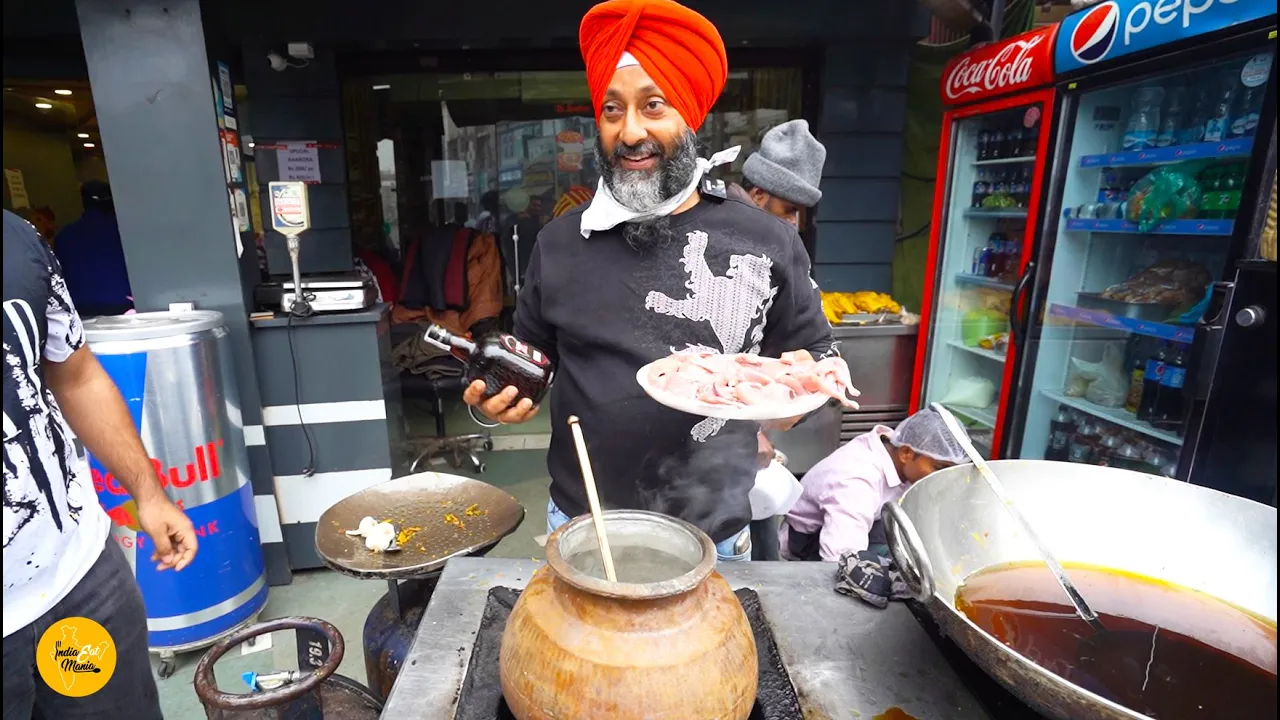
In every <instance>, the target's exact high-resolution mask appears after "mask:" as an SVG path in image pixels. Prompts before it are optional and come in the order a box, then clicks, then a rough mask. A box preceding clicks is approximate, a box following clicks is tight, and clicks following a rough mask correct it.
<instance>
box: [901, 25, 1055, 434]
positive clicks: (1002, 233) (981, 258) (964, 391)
mask: <svg viewBox="0 0 1280 720" xmlns="http://www.w3.org/2000/svg"><path fill="white" fill-rule="evenodd" d="M1056 33H1057V26H1047V27H1043V28H1039V29H1036V30H1033V31H1031V32H1028V33H1023V34H1021V35H1017V36H1014V37H1011V38H1008V39H1006V40H1004V41H1002V42H998V43H991V44H988V45H984V46H981V47H978V48H975V49H973V50H970V51H968V52H965V53H963V54H961V55H958V56H956V57H955V58H952V60H951V61H950V62H949V63H948V64H947V66H946V68H945V69H944V70H943V73H942V86H941V94H942V98H943V102H944V104H945V105H947V110H946V112H945V113H944V115H943V121H942V135H941V139H940V142H939V152H938V173H937V184H936V189H935V196H934V209H933V218H932V223H931V235H930V249H929V255H928V260H927V267H926V274H925V277H926V278H930V279H931V281H930V283H929V284H927V285H926V286H925V288H924V293H923V301H922V305H921V321H920V325H921V327H920V332H919V334H918V340H917V343H918V345H917V351H916V364H915V368H914V381H913V383H912V397H911V406H912V408H914V409H919V408H920V407H922V406H927V405H929V404H930V403H934V402H938V403H941V404H943V405H944V406H946V407H947V408H949V409H950V410H951V411H952V413H953V414H955V415H956V416H957V417H958V418H959V419H960V420H961V422H963V423H964V424H965V425H966V426H967V428H968V431H969V433H970V436H971V437H972V439H973V441H974V445H975V446H976V447H977V448H978V451H979V452H981V453H982V454H983V455H984V456H986V457H987V458H994V457H996V456H997V455H999V452H998V450H999V448H1000V447H1001V443H1002V440H1003V437H1002V428H1003V427H1004V416H1005V415H1006V413H1007V408H1008V406H1009V405H1008V399H1009V397H1010V396H1011V391H1012V389H1013V387H1014V386H1013V383H1012V379H1013V377H1014V371H1015V368H1016V363H1017V359H1018V357H1019V355H1020V348H1019V344H1018V342H1017V337H1016V336H1017V335H1018V333H1017V332H1016V330H1017V319H1018V315H1017V313H1015V312H1014V310H1015V309H1016V308H1015V302H1014V299H1015V297H1017V296H1018V295H1019V288H1020V287H1022V286H1023V285H1024V284H1025V283H1026V282H1028V280H1029V278H1030V277H1031V270H1032V269H1033V267H1034V264H1033V260H1032V258H1033V257H1034V254H1033V250H1034V245H1035V239H1036V235H1037V228H1038V227H1039V224H1040V223H1039V218H1040V216H1041V214H1042V200H1041V198H1042V197H1043V195H1044V193H1043V192H1042V188H1041V185H1042V180H1043V178H1044V177H1045V175H1046V170H1047V168H1048V165H1047V159H1048V157H1049V149H1050V139H1051V136H1052V133H1051V125H1052V119H1053V118H1054V117H1056V112H1057V102H1058V100H1057V98H1058V93H1057V91H1056V89H1055V87H1054V76H1053V41H1054V38H1055V36H1056Z"/></svg>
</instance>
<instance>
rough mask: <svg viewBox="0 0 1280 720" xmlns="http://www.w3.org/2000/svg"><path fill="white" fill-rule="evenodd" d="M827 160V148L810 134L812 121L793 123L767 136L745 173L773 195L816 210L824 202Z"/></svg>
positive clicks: (744, 168) (749, 161)
mask: <svg viewBox="0 0 1280 720" xmlns="http://www.w3.org/2000/svg"><path fill="white" fill-rule="evenodd" d="M826 161H827V149H826V148H825V147H823V146H822V143H820V142H818V140H817V138H815V137H814V136H813V134H812V133H810V132H809V121H808V120H791V121H788V122H784V123H782V124H781V125H779V126H777V127H775V128H773V129H772V130H770V131H769V132H767V133H765V134H764V139H763V140H761V141H760V149H759V150H758V151H757V152H756V153H755V154H753V155H752V156H751V157H749V158H747V161H746V162H745V163H743V165H742V174H743V175H744V176H745V177H746V178H747V180H750V181H751V184H753V185H755V186H756V187H758V188H760V189H761V190H764V191H765V192H767V193H769V194H770V195H776V196H778V197H780V198H782V199H783V200H788V201H790V202H793V203H795V204H797V205H803V206H804V207H813V206H814V205H817V204H818V201H819V200H821V199H822V191H821V190H819V189H818V183H819V182H820V181H821V180H822V165H823V163H825V162H826Z"/></svg>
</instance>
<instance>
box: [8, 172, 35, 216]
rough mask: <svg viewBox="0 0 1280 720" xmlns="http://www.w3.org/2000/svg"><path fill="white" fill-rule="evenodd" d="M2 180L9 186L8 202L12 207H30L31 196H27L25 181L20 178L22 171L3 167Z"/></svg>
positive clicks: (15, 208)
mask: <svg viewBox="0 0 1280 720" xmlns="http://www.w3.org/2000/svg"><path fill="white" fill-rule="evenodd" d="M4 182H5V184H6V185H8V186H9V202H10V203H12V204H13V209H14V210H17V209H19V208H24V207H31V198H29V197H27V183H26V181H25V180H23V179H22V171H21V170H15V169H13V168H5V169H4Z"/></svg>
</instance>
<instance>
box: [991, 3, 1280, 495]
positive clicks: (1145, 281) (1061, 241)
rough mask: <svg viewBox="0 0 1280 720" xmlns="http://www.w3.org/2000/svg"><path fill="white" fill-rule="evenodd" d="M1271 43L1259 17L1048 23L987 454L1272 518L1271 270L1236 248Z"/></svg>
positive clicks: (1222, 6)
mask: <svg viewBox="0 0 1280 720" xmlns="http://www.w3.org/2000/svg"><path fill="white" fill-rule="evenodd" d="M1275 37H1276V4H1275V2H1274V0H1234V2H1224V1H1223V0H1204V2H1200V3H1182V4H1181V5H1179V4H1177V3H1174V4H1168V3H1163V4H1162V3H1156V2H1154V1H1153V0H1109V1H1108V2H1105V3H1100V4H1097V5H1093V6H1091V7H1088V8H1085V9H1083V10H1081V11H1078V12H1076V13H1073V14H1071V15H1068V16H1067V17H1066V18H1065V19H1064V20H1063V21H1062V23H1061V24H1060V28H1059V31H1058V35H1057V37H1056V41H1055V43H1054V73H1055V75H1056V76H1057V80H1056V82H1057V83H1058V90H1059V93H1058V95H1057V97H1058V98H1059V102H1058V109H1057V112H1056V115H1057V118H1056V119H1055V120H1054V122H1053V125H1054V127H1055V128H1056V130H1055V133H1054V135H1055V142H1054V145H1053V148H1052V151H1051V153H1049V154H1051V155H1052V163H1053V167H1052V170H1051V171H1050V172H1049V173H1048V175H1047V177H1046V182H1045V192H1044V212H1043V214H1042V217H1043V221H1042V222H1039V223H1038V231H1039V232H1038V233H1037V235H1038V240H1037V242H1036V243H1035V245H1036V246H1037V247H1035V248H1034V254H1032V255H1031V256H1032V257H1034V262H1033V263H1030V264H1031V266H1032V267H1033V268H1034V270H1033V272H1031V273H1029V274H1028V275H1027V277H1029V278H1030V280H1029V281H1028V282H1027V283H1026V286H1027V289H1028V292H1027V295H1028V300H1029V302H1028V304H1027V308H1026V309H1027V311H1028V312H1027V314H1026V317H1028V318H1029V319H1030V322H1028V323H1027V329H1026V337H1025V341H1023V339H1022V338H1021V337H1018V338H1015V345H1016V346H1017V348H1018V350H1019V355H1020V357H1019V358H1018V359H1017V373H1016V375H1015V379H1016V382H1014V383H1013V401H1012V406H1011V409H1009V410H1008V411H1005V410H1004V409H1003V407H1002V409H1001V411H1000V415H1001V417H999V418H998V422H999V423H1000V424H1001V425H1002V426H1003V428H1002V429H1003V431H1004V432H1001V433H1000V440H998V442H1000V443H1001V448H1000V450H1001V454H1002V455H1003V456H1005V457H1018V458H1048V459H1054V460H1064V461H1069V462H1077V463H1085V464H1091V465H1103V466H1113V467H1124V468H1129V469H1134V470H1139V471H1142V472H1148V473H1153V474H1162V475H1166V476H1169V477H1176V478H1179V479H1183V480H1190V481H1192V482H1196V483H1200V484H1205V485H1210V486H1213V487H1216V488H1219V489H1224V490H1228V491H1230V492H1234V493H1237V494H1241V495H1244V496H1246V497H1251V498H1254V499H1256V500H1260V501H1262V502H1268V503H1270V502H1274V498H1275V488H1276V465H1275V417H1276V406H1275V395H1276V393H1275V382H1276V381H1275V378H1276V367H1275V339H1276V324H1275V321H1276V312H1277V308H1276V307H1275V300H1276V297H1275V292H1276V289H1275V263H1274V262H1268V261H1260V260H1257V259H1256V252H1255V250H1254V249H1253V248H1256V246H1257V235H1258V232H1259V231H1258V229H1257V228H1259V227H1261V225H1260V224H1259V223H1258V222H1255V220H1258V218H1259V216H1260V214H1261V213H1263V212H1265V207H1266V203H1265V202H1263V200H1264V196H1265V195H1268V194H1269V193H1270V191H1271V188H1272V184H1273V179H1274V173H1275V170H1274V161H1269V160H1268V158H1270V157H1274V140H1273V137H1274V128H1275V117H1276V116H1275V102H1276V100H1275V98H1276V73H1275V61H1276V58H1275V55H1276V52H1275ZM1269 163H1270V164H1269ZM1268 168H1270V169H1268ZM1034 222H1035V221H1032V223H1029V224H1028V226H1029V227H1030V226H1031V224H1033V223H1034ZM1031 245H1032V243H1030V242H1028V243H1027V246H1028V248H1027V250H1028V252H1030V251H1031V250H1032V248H1030V246H1031ZM1018 329H1019V330H1021V328H1018ZM1011 366H1012V363H1011V364H1010V368H1011ZM1227 398H1230V401H1229V403H1226V404H1224V400H1226V399H1227ZM1260 432H1261V433H1263V435H1266V434H1267V433H1269V439H1266V440H1264V439H1262V437H1263V435H1260V434H1259V433H1260Z"/></svg>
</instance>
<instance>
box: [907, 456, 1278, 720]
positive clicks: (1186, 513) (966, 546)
mask: <svg viewBox="0 0 1280 720" xmlns="http://www.w3.org/2000/svg"><path fill="white" fill-rule="evenodd" d="M990 465H991V469H992V470H994V471H995V473H996V475H998V476H999V477H1000V480H1001V481H1002V483H1003V484H1004V486H1005V489H1006V491H1007V492H1008V495H1009V496H1010V497H1011V499H1012V501H1013V502H1014V503H1016V504H1017V505H1018V508H1019V509H1020V510H1021V511H1022V513H1023V514H1024V515H1026V517H1027V520H1028V521H1030V523H1031V524H1032V526H1034V527H1035V529H1036V532H1037V533H1038V534H1039V535H1040V537H1041V538H1042V539H1043V541H1044V542H1045V543H1046V544H1047V545H1048V546H1049V547H1050V548H1052V549H1053V552H1054V553H1055V554H1056V555H1057V556H1058V558H1059V559H1060V560H1061V561H1063V562H1066V563H1086V564H1090V565H1097V566H1102V567H1107V568H1113V569H1116V570H1121V571H1128V572H1132V573H1137V574H1139V575H1145V576H1147V577H1151V578H1155V579H1157V580H1163V581H1165V582H1168V583H1171V584H1173V585H1178V586H1181V587H1185V588H1189V589H1192V590H1199V591H1202V592H1205V593H1208V594H1209V595H1212V596H1214V597H1217V598H1219V599H1221V600H1225V601H1226V602H1228V603H1231V604H1233V605H1236V606H1238V607H1240V608H1243V609H1245V610H1248V611H1250V612H1252V613H1254V614H1256V615H1258V616H1260V617H1263V618H1266V619H1268V620H1270V621H1271V622H1272V623H1274V622H1275V620H1276V510H1275V508H1272V507H1267V506H1265V505H1260V504H1258V503H1255V502H1252V501H1249V500H1245V499H1242V498H1238V497H1235V496H1232V495H1226V494H1224V493H1220V492H1217V491H1215V490H1209V489H1207V488H1203V487H1199V486H1196V485H1190V484H1188V483H1184V482H1179V481H1177V480H1171V479H1169V478H1163V477H1156V476H1153V475H1144V474H1141V473H1136V472H1130V471H1128V470H1117V469H1114V468H1097V467H1092V466H1087V465H1076V464H1072V463H1059V462H1047V461H1043V460H999V461H996V462H992V463H991V464H990ZM975 472H976V471H975V470H974V468H973V467H972V466H968V465H961V466H957V467H953V468H948V469H946V470H942V471H940V472H936V473H934V474H932V475H930V476H929V477H927V478H925V479H924V480H921V481H920V482H918V483H915V484H914V485H912V486H911V489H910V490H908V491H907V492H906V494H905V495H903V496H902V499H901V501H900V502H899V503H898V504H897V505H895V504H893V503H890V504H887V505H885V512H884V521H885V528H886V531H887V534H888V536H889V546H890V549H891V550H892V551H893V556H894V559H895V560H896V562H897V563H898V565H899V567H900V568H901V570H902V574H903V578H904V580H905V581H906V582H907V584H908V586H909V587H910V588H911V590H912V592H913V593H914V594H915V595H916V597H917V599H918V600H920V601H921V602H922V603H923V604H924V605H925V607H926V608H927V609H928V611H929V614H930V615H932V616H933V618H934V619H935V620H936V621H937V622H938V623H939V624H940V625H941V626H942V628H943V630H944V631H945V632H946V633H947V634H948V635H949V636H950V637H951V639H952V640H954V641H955V642H956V644H958V645H959V646H960V648H961V649H963V650H964V652H965V653H966V654H968V656H969V657H970V658H972V659H973V660H974V661H975V662H976V663H977V664H978V665H979V666H981V667H982V669H983V670H985V671H986V672H987V673H988V674H989V675H991V676H992V677H994V678H996V680H998V681H999V682H1000V683H1001V684H1003V685H1004V686H1005V687H1006V688H1008V689H1009V690H1010V691H1011V692H1013V693H1014V694H1016V695H1017V696H1018V697H1020V698H1021V699H1022V700H1023V701H1024V702H1026V703H1027V704H1029V705H1032V706H1034V707H1035V708H1037V709H1038V710H1039V711H1040V712H1042V713H1044V714H1045V715H1047V716H1050V717H1055V718H1061V720H1079V719H1080V718H1102V719H1105V720H1121V719H1123V720H1137V719H1139V718H1142V717H1143V716H1142V715H1139V714H1138V713H1135V712H1133V711H1131V710H1128V709H1126V708H1124V707H1121V706H1120V705H1117V704H1116V703H1113V702H1111V701H1109V700H1106V699H1104V698H1102V697H1099V696H1098V695H1095V694H1093V693H1091V692H1088V691H1086V690H1084V689H1083V688H1080V687H1079V686H1077V685H1074V684H1072V683H1070V682H1068V681H1066V680H1064V679H1063V678H1061V677H1059V676H1057V675H1054V674H1053V673H1050V672H1049V671H1047V670H1044V669H1043V668H1041V667H1040V666H1038V665H1036V664H1034V663H1032V662H1031V661H1030V660H1028V659H1026V658H1025V657H1023V656H1022V655H1020V654H1018V653H1016V652H1014V651H1013V650H1012V649H1010V648H1008V647H1006V646H1004V645H1003V644H1001V643H1000V642H998V641H996V640H995V639H994V638H992V637H991V636H990V635H988V634H987V633H985V632H983V631H982V630H981V629H979V627H978V626H977V625H975V624H974V623H973V622H971V621H970V620H969V619H968V618H967V617H965V616H964V615H962V614H961V613H960V612H959V611H958V610H956V607H955V595H956V589H957V588H958V587H959V586H960V584H961V583H962V582H963V581H964V579H965V578H966V577H968V576H969V575H970V574H972V573H973V572H975V571H977V570H981V569H983V568H986V567H989V566H992V565H997V564H1004V563H1010V562H1018V561H1034V560H1037V559H1038V558H1039V554H1038V553H1037V551H1036V549H1035V547H1034V546H1033V545H1032V544H1031V542H1030V541H1029V540H1028V539H1027V537H1026V536H1025V534H1023V533H1021V532H1020V531H1019V529H1018V525H1017V522H1016V521H1015V520H1014V519H1013V517H1012V516H1011V515H1010V514H1009V513H1008V512H1006V511H1005V509H1004V507H1003V506H1002V505H1001V503H1000V501H999V500H997V499H996V497H995V495H994V494H993V493H992V492H991V489H990V488H988V487H987V485H986V483H984V482H982V480H981V479H980V478H978V477H976V475H974V474H973V473H975ZM1064 602H1065V596H1064ZM1139 619H1140V618H1139Z"/></svg>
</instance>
